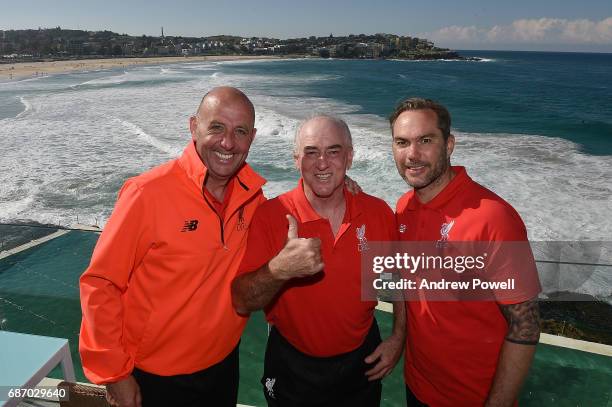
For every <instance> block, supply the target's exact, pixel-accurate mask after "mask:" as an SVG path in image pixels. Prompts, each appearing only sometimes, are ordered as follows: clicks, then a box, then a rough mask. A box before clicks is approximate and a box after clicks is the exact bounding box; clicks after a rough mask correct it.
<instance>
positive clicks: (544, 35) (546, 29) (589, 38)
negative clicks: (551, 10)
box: [420, 17, 612, 45]
mask: <svg viewBox="0 0 612 407" xmlns="http://www.w3.org/2000/svg"><path fill="white" fill-rule="evenodd" d="M420 36H423V37H425V38H428V39H431V40H433V41H435V42H449V43H460V42H462V43H467V42H471V43H483V44H495V43H541V44H560V43H562V44H600V45H610V44H612V17H608V18H606V19H603V20H601V21H591V20H587V19H577V20H566V19H561V18H539V19H521V20H516V21H513V22H512V24H510V25H495V26H493V27H489V28H480V27H476V26H456V25H453V26H449V27H443V28H440V29H439V30H436V31H433V32H430V33H425V34H422V35H420Z"/></svg>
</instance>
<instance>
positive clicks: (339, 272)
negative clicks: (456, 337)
mask: <svg viewBox="0 0 612 407" xmlns="http://www.w3.org/2000/svg"><path fill="white" fill-rule="evenodd" d="M344 197H345V199H346V211H345V214H344V219H343V221H342V226H341V227H340V230H339V232H338V235H337V236H334V235H333V232H332V229H331V225H330V223H329V221H328V220H327V219H325V218H321V216H319V215H318V214H317V213H316V212H315V211H314V209H313V208H312V207H311V206H310V203H309V202H308V200H307V199H306V196H305V194H304V188H303V181H302V180H300V183H299V186H298V187H297V188H295V189H294V190H292V191H290V192H287V193H285V194H283V195H280V196H279V197H277V198H275V199H272V200H269V201H267V202H265V203H263V204H262V205H261V206H260V207H259V208H258V209H257V211H256V213H255V216H254V218H253V221H252V223H251V226H250V230H249V237H248V243H247V251H246V254H245V256H244V258H243V260H242V264H241V265H240V269H239V271H238V273H239V274H241V273H246V272H251V271H255V270H257V269H258V268H260V267H261V266H263V265H264V264H266V263H267V262H269V261H270V260H271V259H272V258H273V257H274V256H276V255H277V254H278V253H279V252H280V251H281V249H282V248H283V247H284V246H285V243H286V240H287V229H288V222H287V219H286V215H287V214H291V215H292V216H293V217H295V219H296V220H297V221H298V236H299V237H302V238H314V237H318V238H319V239H321V251H322V253H321V254H322V259H323V263H324V264H325V268H324V270H323V271H322V272H320V273H318V274H316V275H314V276H311V277H307V278H299V279H298V278H295V279H292V280H290V281H288V282H287V283H286V284H285V286H284V287H283V288H282V289H281V291H280V292H279V295H278V296H277V297H276V299H275V300H274V301H273V302H272V303H271V304H270V305H269V306H268V307H267V309H266V310H265V311H266V317H267V319H268V321H269V322H270V323H271V324H273V325H274V326H276V328H277V329H278V330H279V331H280V333H281V334H282V335H283V337H285V338H286V339H287V340H288V341H289V342H290V343H291V344H292V345H293V346H294V347H296V348H297V349H299V350H300V351H301V352H303V353H306V354H308V355H311V356H317V357H326V356H333V355H338V354H341V353H345V352H350V351H352V350H354V349H356V348H357V347H359V346H360V345H361V344H362V343H363V340H364V339H365V337H366V334H367V333H368V330H369V328H370V326H371V324H372V320H373V317H374V308H375V306H376V301H362V300H361V257H360V248H361V249H362V250H363V249H365V250H367V241H368V240H369V241H390V240H395V239H396V238H397V236H396V227H395V219H394V216H393V212H392V211H391V208H389V206H388V205H387V204H386V203H385V202H384V201H383V200H381V199H378V198H374V197H372V196H370V195H367V194H364V193H360V194H357V195H352V194H350V193H348V192H347V191H344ZM357 229H359V230H360V231H359V232H358V231H357ZM361 232H364V233H361ZM358 235H359V236H358Z"/></svg>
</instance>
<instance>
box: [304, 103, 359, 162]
mask: <svg viewBox="0 0 612 407" xmlns="http://www.w3.org/2000/svg"><path fill="white" fill-rule="evenodd" d="M315 119H326V120H329V121H331V122H332V123H334V124H335V125H336V126H338V127H339V128H340V129H342V131H343V132H344V135H345V136H346V139H347V140H348V146H349V147H350V148H351V149H352V148H353V136H351V130H350V129H349V127H348V124H346V122H345V121H344V120H343V119H341V118H339V117H337V116H332V115H329V114H325V113H315V114H313V115H311V116H309V117H308V118H307V119H306V120H304V121H303V122H301V123H300V125H299V126H298V129H297V131H296V132H295V136H294V137H293V153H294V154H297V153H298V138H299V136H300V133H301V131H302V128H303V127H304V126H305V125H306V124H307V123H309V122H310V121H312V120H315Z"/></svg>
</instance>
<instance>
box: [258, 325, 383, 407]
mask: <svg viewBox="0 0 612 407" xmlns="http://www.w3.org/2000/svg"><path fill="white" fill-rule="evenodd" d="M380 342H381V340H380V332H379V330H378V324H377V323H376V320H374V322H373V324H372V327H371V328H370V331H369V332H368V335H367V336H366V339H365V340H364V342H363V344H362V345H361V346H360V347H359V348H357V349H355V350H353V351H351V352H348V353H343V354H341V355H336V356H332V357H323V358H319V357H313V356H309V355H305V354H304V353H302V352H300V351H299V350H297V349H296V348H295V347H293V345H291V344H290V343H289V342H288V341H287V340H286V339H285V338H283V336H282V335H281V334H280V333H279V332H278V330H277V329H276V328H274V327H273V328H272V329H271V331H270V336H269V337H268V345H267V348H266V356H265V363H264V376H263V378H262V379H261V383H262V385H263V390H264V395H265V396H266V400H267V402H268V406H270V407H287V406H290V407H306V406H308V407H327V406H329V407H332V406H333V407H342V406H347V407H348V406H351V407H353V406H357V407H359V406H362V407H377V406H379V405H380V398H381V392H382V383H381V381H380V380H375V381H371V382H369V381H368V379H367V377H366V375H365V372H366V371H367V370H369V369H370V368H371V367H372V366H373V365H370V364H367V363H365V361H364V359H365V358H366V357H367V356H368V355H369V354H371V353H372V352H373V351H374V349H376V347H377V346H378V345H379V344H380Z"/></svg>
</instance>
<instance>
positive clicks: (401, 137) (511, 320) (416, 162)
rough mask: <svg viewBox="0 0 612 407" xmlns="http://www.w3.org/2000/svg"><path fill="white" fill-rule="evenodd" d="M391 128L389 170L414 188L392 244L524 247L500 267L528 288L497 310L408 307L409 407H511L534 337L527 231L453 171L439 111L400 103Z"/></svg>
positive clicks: (455, 305) (435, 304)
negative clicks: (393, 165) (391, 164)
mask: <svg viewBox="0 0 612 407" xmlns="http://www.w3.org/2000/svg"><path fill="white" fill-rule="evenodd" d="M390 122H391V130H392V135H393V156H394V158H395V163H396V165H397V169H398V171H399V173H400V175H401V176H402V178H403V179H404V180H405V181H406V182H407V183H408V184H409V185H410V186H412V187H413V190H411V191H409V192H407V193H406V194H405V195H404V196H402V197H401V198H400V199H399V201H398V203H397V208H396V217H397V223H398V226H399V232H400V240H403V241H412V242H415V241H417V242H425V241H426V242H432V243H434V244H439V243H441V244H449V243H453V242H505V243H507V242H514V243H516V242H519V243H520V242H522V243H524V244H521V246H525V247H527V250H526V252H525V254H526V256H524V258H522V259H504V260H508V261H507V262H506V263H505V264H504V266H506V264H507V265H508V270H510V272H512V273H513V274H512V275H513V276H516V278H517V280H520V281H517V284H522V283H526V284H522V287H521V289H520V290H516V291H514V292H513V293H512V294H513V295H512V296H511V297H508V298H507V299H506V300H504V301H499V300H496V301H493V300H491V301H427V300H426V299H424V300H421V301H408V302H406V309H407V320H408V327H407V332H408V334H407V337H406V356H405V366H404V373H405V379H406V392H407V399H408V405H409V406H424V405H428V406H430V407H445V406H448V407H461V406H465V407H468V406H483V405H484V406H489V407H492V406H512V405H513V404H516V399H517V397H518V393H519V390H520V387H521V384H522V383H523V381H524V379H525V377H526V376H527V372H528V370H529V366H530V365H531V361H532V358H533V354H534V352H535V348H536V346H535V345H536V344H537V342H538V339H539V335H540V330H539V313H538V305H537V302H536V296H537V294H538V292H539V290H540V287H539V282H538V280H537V273H536V271H535V263H534V262H533V257H532V256H531V251H530V249H528V246H527V245H526V243H527V231H526V229H525V225H524V224H523V222H522V220H521V218H520V217H519V215H518V213H517V212H516V211H515V210H514V209H513V208H512V207H511V206H510V204H508V203H507V202H506V201H504V200H503V199H502V198H500V197H499V196H497V195H495V194H494V193H493V192H491V191H489V190H488V189H486V188H484V187H483V186H481V185H479V184H477V183H476V182H474V181H472V179H471V178H470V177H469V176H468V175H467V172H466V170H465V168H463V167H451V165H450V157H451V154H452V152H453V149H454V147H455V138H454V136H453V135H452V134H451V133H450V114H449V113H448V111H447V110H446V108H445V107H444V106H442V105H440V104H438V103H435V102H433V101H431V100H426V99H418V98H414V99H407V100H405V101H404V102H402V103H400V104H399V105H398V107H397V108H396V110H395V112H394V113H393V114H392V115H391V117H390ZM514 273H517V274H514ZM534 273H536V274H534ZM425 294H426V293H425Z"/></svg>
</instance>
